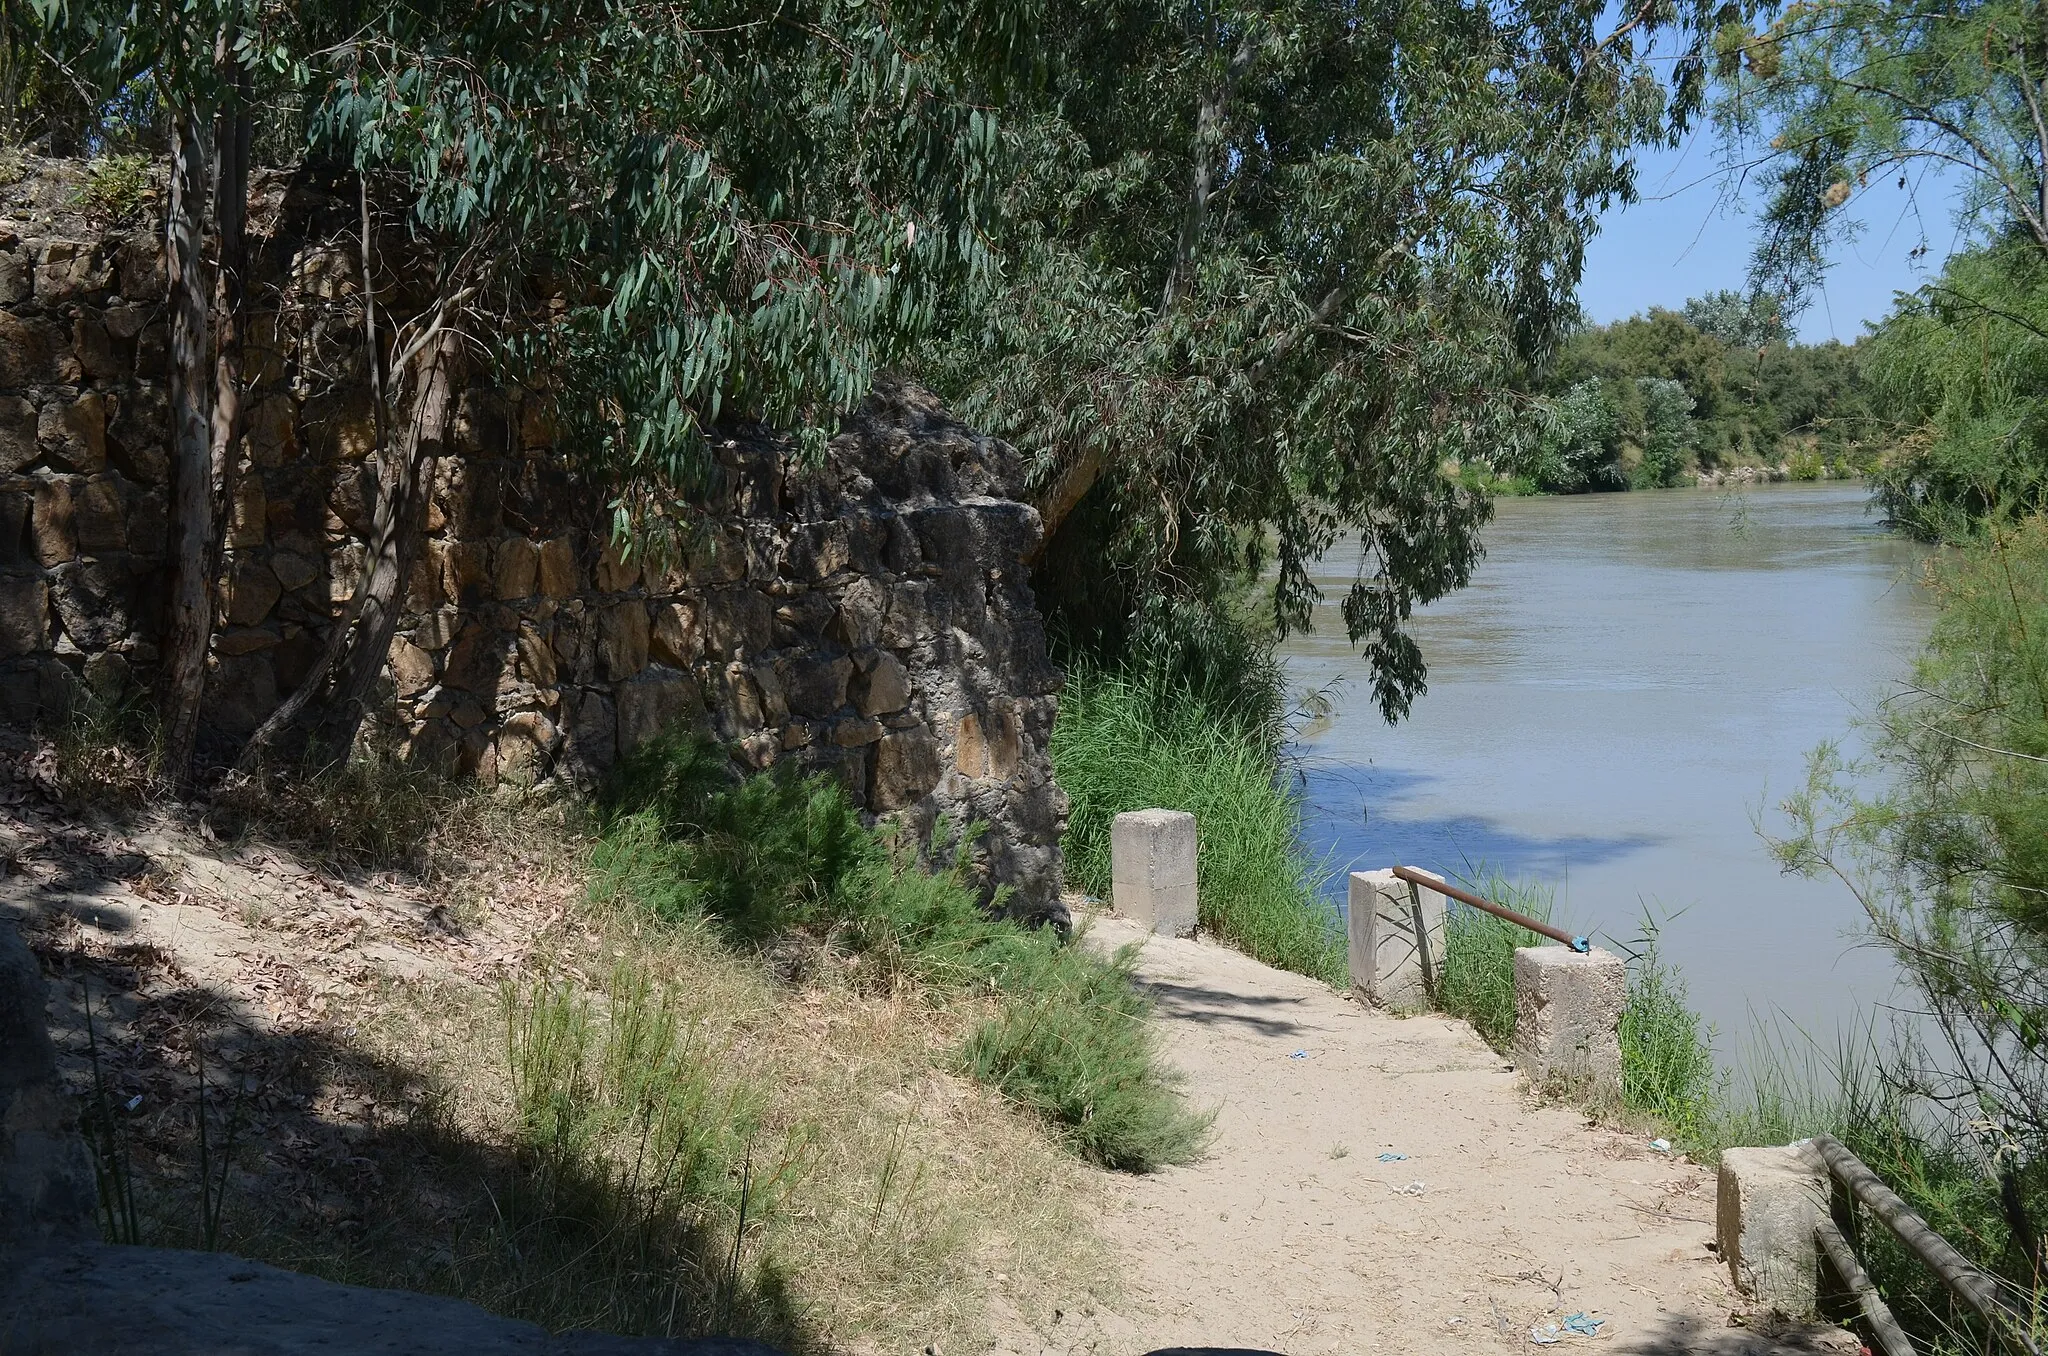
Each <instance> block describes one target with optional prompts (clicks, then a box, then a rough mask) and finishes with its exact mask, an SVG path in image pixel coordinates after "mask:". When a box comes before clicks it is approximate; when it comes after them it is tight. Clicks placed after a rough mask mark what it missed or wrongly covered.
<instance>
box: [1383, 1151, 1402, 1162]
mask: <svg viewBox="0 0 2048 1356" xmlns="http://www.w3.org/2000/svg"><path fill="white" fill-rule="evenodd" d="M1407 1161H1408V1155H1407V1154H1397V1153H1395V1152H1393V1151H1392V1150H1388V1151H1387V1152H1386V1153H1383V1154H1381V1155H1380V1162H1382V1163H1406V1162H1407Z"/></svg>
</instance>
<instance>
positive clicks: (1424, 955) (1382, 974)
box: [1347, 871, 1445, 1012]
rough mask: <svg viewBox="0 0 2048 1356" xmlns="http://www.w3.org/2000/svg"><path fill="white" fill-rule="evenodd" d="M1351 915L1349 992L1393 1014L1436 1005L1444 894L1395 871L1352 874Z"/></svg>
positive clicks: (1349, 910)
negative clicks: (1412, 883)
mask: <svg viewBox="0 0 2048 1356" xmlns="http://www.w3.org/2000/svg"><path fill="white" fill-rule="evenodd" d="M1348 913H1349V917H1348V920H1347V923H1348V930H1349V933H1350V947H1349V950H1350V957H1351V987H1352V988H1354V989H1356V990H1357V991H1358V993H1359V995H1360V996H1361V997H1363V998H1364V999H1365V1000H1366V1001H1367V1002H1370V1003H1374V1004H1377V1005H1378V1006H1380V1007H1383V1008H1387V1009H1389V1010H1390V1011H1393V1012H1422V1011H1425V1010H1427V1009H1428V1008H1430V1007H1432V1006H1434V1003H1435V998H1436V978H1437V974H1438V973H1439V972H1440V970H1441V968H1442V966H1443V962H1444V913H1445V902H1444V897H1443V895H1442V894H1440V893H1439V892H1437V891H1435V890H1431V889H1428V888H1426V887H1421V886H1414V885H1410V884H1409V883H1408V882H1407V881H1404V880H1399V879H1396V878H1395V876H1394V873H1393V872H1392V871H1354V872H1352V873H1351V896H1350V900H1349V909H1348Z"/></svg>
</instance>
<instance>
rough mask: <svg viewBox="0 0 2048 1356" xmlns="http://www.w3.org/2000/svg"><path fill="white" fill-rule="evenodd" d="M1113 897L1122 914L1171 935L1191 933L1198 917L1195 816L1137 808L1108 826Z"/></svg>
mask: <svg viewBox="0 0 2048 1356" xmlns="http://www.w3.org/2000/svg"><path fill="white" fill-rule="evenodd" d="M1109 874H1110V885H1111V887H1112V888H1111V892H1110V894H1111V899H1110V902H1111V903H1112V904H1114V905H1115V906H1116V911H1117V912H1118V913H1121V914H1124V915H1127V916H1128V917H1131V918H1135V919H1137V920H1138V921H1139V922H1141V923H1144V924H1147V925H1148V926H1149V927H1150V928H1151V929H1152V931H1154V932H1158V933H1164V934H1165V935H1167V936H1169V937H1192V936H1194V935H1195V924H1196V923H1197V922H1198V921H1199V919H1200V917H1201V914H1200V895H1199V893H1198V891H1197V889H1196V883H1195V817H1194V816H1193V815H1191V814H1188V813H1187V812H1186V811H1184V810H1132V811H1130V812H1129V813H1127V814H1120V815H1118V816H1117V817H1116V818H1115V819H1114V820H1112V821H1111V823H1110V826H1109Z"/></svg>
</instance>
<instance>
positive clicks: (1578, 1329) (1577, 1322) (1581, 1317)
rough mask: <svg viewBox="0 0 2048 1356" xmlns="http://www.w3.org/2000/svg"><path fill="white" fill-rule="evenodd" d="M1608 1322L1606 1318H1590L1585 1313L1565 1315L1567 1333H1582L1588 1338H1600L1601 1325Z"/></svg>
mask: <svg viewBox="0 0 2048 1356" xmlns="http://www.w3.org/2000/svg"><path fill="white" fill-rule="evenodd" d="M1606 1321H1607V1320H1606V1319H1604V1318H1588V1317H1586V1315H1585V1314H1583V1313H1577V1314H1567V1315H1565V1320H1564V1329H1565V1331H1566V1332H1575V1333H1580V1334H1583V1335H1584V1336H1587V1337H1598V1336H1599V1335H1600V1325H1601V1324H1602V1323H1605V1322H1606Z"/></svg>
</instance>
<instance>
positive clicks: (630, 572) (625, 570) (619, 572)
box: [597, 541, 640, 593]
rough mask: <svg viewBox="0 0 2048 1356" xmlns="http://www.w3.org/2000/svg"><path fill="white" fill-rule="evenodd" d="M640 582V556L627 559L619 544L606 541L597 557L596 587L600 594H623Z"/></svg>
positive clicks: (636, 555)
mask: <svg viewBox="0 0 2048 1356" xmlns="http://www.w3.org/2000/svg"><path fill="white" fill-rule="evenodd" d="M639 582H640V556H639V555H638V554H637V553H636V554H635V555H633V557H632V558H631V559H627V558H626V556H625V553H624V552H623V551H622V550H621V548H620V546H619V543H617V542H615V541H608V542H606V543H605V544H604V550H602V551H600V552H598V556H597V587H598V591H599V592H601V593H624V592H625V591H626V590H627V589H629V588H632V587H633V585H635V584H637V583H639Z"/></svg>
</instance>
